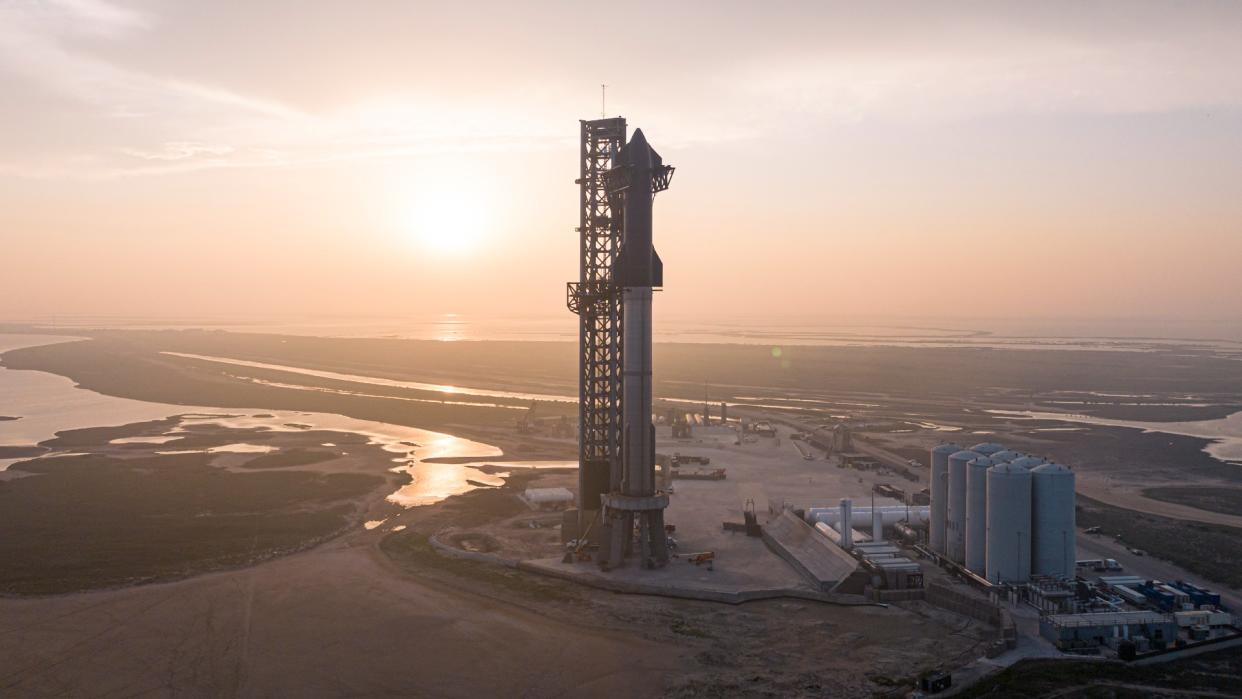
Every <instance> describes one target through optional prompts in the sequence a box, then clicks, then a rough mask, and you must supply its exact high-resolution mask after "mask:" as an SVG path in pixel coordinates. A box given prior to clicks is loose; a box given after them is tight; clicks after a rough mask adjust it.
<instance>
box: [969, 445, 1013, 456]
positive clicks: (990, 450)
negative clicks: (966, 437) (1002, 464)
mask: <svg viewBox="0 0 1242 699" xmlns="http://www.w3.org/2000/svg"><path fill="white" fill-rule="evenodd" d="M970 450H971V451H977V452H979V453H980V454H983V455H984V456H991V455H993V454H995V453H996V452H998V451H1005V445H1004V444H997V443H996V442H980V443H978V444H976V445H975V446H973V447H971V448H970Z"/></svg>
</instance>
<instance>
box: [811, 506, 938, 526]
mask: <svg viewBox="0 0 1242 699" xmlns="http://www.w3.org/2000/svg"><path fill="white" fill-rule="evenodd" d="M875 509H877V510H879V511H880V517H881V521H882V523H883V525H884V526H886V527H891V526H893V525H894V524H897V523H898V522H902V521H906V517H907V515H908V516H909V521H910V522H915V523H919V522H926V521H928V518H929V516H930V515H931V508H930V507H929V506H927V505H921V506H920V505H911V506H909V507H906V506H905V505H892V506H885V507H877V508H875ZM840 518H841V508H840V507H839V506H835V505H834V506H833V507H810V508H807V510H806V521H807V523H809V524H814V523H816V522H824V523H825V524H828V525H830V526H833V527H835V526H837V521H838V520H839V519H840ZM850 520H851V521H850V524H851V525H852V526H853V527H854V528H855V529H861V528H863V527H868V526H870V525H871V524H872V521H873V520H872V518H871V508H870V507H855V508H852V511H851V512H850Z"/></svg>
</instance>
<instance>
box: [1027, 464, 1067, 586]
mask: <svg viewBox="0 0 1242 699" xmlns="http://www.w3.org/2000/svg"><path fill="white" fill-rule="evenodd" d="M1074 523H1075V517H1074V472H1073V471H1071V470H1069V469H1068V468H1066V467H1064V466H1062V465H1061V464H1051V463H1050V464H1042V465H1039V466H1036V467H1035V468H1033V469H1031V536H1032V538H1031V572H1032V573H1034V574H1035V575H1059V576H1065V577H1070V576H1073V575H1074V559H1075V558H1076V555H1075V554H1076V552H1077V546H1076V542H1075V529H1074Z"/></svg>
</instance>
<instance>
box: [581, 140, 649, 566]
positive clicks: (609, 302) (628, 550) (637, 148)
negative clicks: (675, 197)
mask: <svg viewBox="0 0 1242 699" xmlns="http://www.w3.org/2000/svg"><path fill="white" fill-rule="evenodd" d="M580 145H581V149H580V157H579V178H578V180H577V183H578V186H579V193H580V201H579V225H578V234H579V250H580V257H579V278H578V281H577V282H570V284H569V285H568V297H567V301H568V305H569V309H570V310H571V311H573V312H574V313H576V314H577V315H578V318H579V331H578V367H579V376H578V380H579V384H578V390H579V444H578V455H579V472H578V494H579V495H578V499H579V502H578V505H579V527H578V531H579V536H580V537H586V536H588V533H590V538H591V539H592V540H594V541H598V542H599V544H600V564H601V566H603V567H605V568H608V567H615V566H619V565H621V564H622V562H623V561H624V559H625V558H626V557H628V556H630V555H632V554H634V553H638V556H639V561H640V564H641V565H643V566H644V567H656V566H660V565H663V564H664V563H665V562H666V561H667V560H668V551H667V547H666V544H665V541H666V539H665V533H664V508H665V507H667V506H668V496H667V495H666V494H665V493H662V492H659V491H657V490H656V487H655V427H654V425H653V424H652V421H651V295H652V294H651V292H652V289H653V288H654V287H659V286H661V285H662V284H663V266H662V264H661V262H660V258H659V256H658V255H656V253H655V249H654V247H653V246H652V242H651V205H652V200H653V198H654V196H655V193H656V192H659V191H662V190H664V189H667V188H668V183H669V179H670V178H671V177H672V173H673V168H672V167H670V166H666V165H664V164H663V162H662V160H661V159H660V156H659V155H658V154H657V153H656V152H655V151H654V150H652V149H651V147H650V146H649V145H648V144H647V141H646V139H645V138H644V137H643V134H642V131H641V130H640V131H635V133H634V138H633V139H632V140H631V141H630V142H629V143H628V144H627V143H626V123H625V119H624V118H621V117H616V118H606V119H596V120H591V121H582V122H581V144H580ZM636 544H637V550H636V549H635V545H636Z"/></svg>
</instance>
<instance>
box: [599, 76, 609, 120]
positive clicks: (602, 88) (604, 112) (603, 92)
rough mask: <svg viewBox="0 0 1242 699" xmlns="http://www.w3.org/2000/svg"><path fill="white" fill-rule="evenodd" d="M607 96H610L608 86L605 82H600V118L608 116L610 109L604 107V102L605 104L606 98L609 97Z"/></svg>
mask: <svg viewBox="0 0 1242 699" xmlns="http://www.w3.org/2000/svg"><path fill="white" fill-rule="evenodd" d="M607 96H608V86H607V85H605V84H604V83H600V84H599V118H600V119H607V118H608V110H607V109H606V108H605V107H604V104H605V102H604V100H605V99H606V98H607Z"/></svg>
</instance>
